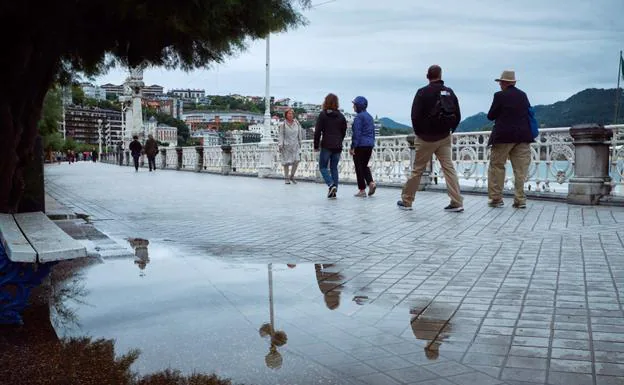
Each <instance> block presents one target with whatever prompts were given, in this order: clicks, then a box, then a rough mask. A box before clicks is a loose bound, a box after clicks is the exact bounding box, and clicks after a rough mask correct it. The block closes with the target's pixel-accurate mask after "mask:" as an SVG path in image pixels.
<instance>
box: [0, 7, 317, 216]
mask: <svg viewBox="0 0 624 385" xmlns="http://www.w3.org/2000/svg"><path fill="white" fill-rule="evenodd" d="M309 5H310V2H309V0H254V1H240V0H195V1H185V2H180V1H169V2H163V1H154V0H152V1H150V0H90V1H78V2H76V1H73V0H57V1H43V0H23V1H3V2H2V3H0V31H1V33H0V36H1V39H2V43H3V44H2V49H3V54H2V57H0V76H2V77H3V78H2V80H1V81H0V212H14V211H16V210H17V208H18V206H19V201H20V199H21V197H22V195H23V191H24V186H25V184H26V183H28V181H24V177H23V175H24V169H25V168H26V167H27V164H28V162H30V159H32V154H33V150H34V146H35V139H36V136H37V134H38V132H37V123H38V121H39V119H40V117H41V111H42V105H43V100H44V97H45V95H46V93H47V91H48V89H50V88H51V87H52V84H54V82H55V81H59V82H60V83H61V84H68V83H69V81H70V79H71V74H74V73H82V74H84V75H86V76H87V77H89V76H93V75H96V74H99V73H102V72H104V71H106V70H107V69H108V68H110V67H111V66H112V65H115V64H121V65H124V66H128V67H137V66H164V67H167V68H181V69H184V70H191V69H194V68H201V67H206V66H209V65H210V64H211V63H213V62H222V61H224V60H225V58H227V57H229V56H231V55H233V54H235V53H237V52H239V51H240V50H242V49H244V48H245V47H246V43H247V42H248V41H249V40H250V39H259V38H264V37H266V36H267V35H268V34H269V33H271V32H277V31H285V30H288V29H290V28H294V27H297V26H300V25H303V24H305V19H304V18H303V16H302V14H301V12H300V9H302V8H305V7H307V6H309Z"/></svg>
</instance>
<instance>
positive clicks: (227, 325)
mask: <svg viewBox="0 0 624 385" xmlns="http://www.w3.org/2000/svg"><path fill="white" fill-rule="evenodd" d="M129 242H130V245H132V247H133V248H134V250H135V259H134V263H135V264H136V265H137V266H138V267H139V269H140V270H141V273H143V272H144V271H145V270H146V267H147V265H148V264H149V265H150V266H149V267H150V270H149V274H148V276H145V274H141V275H140V276H137V274H136V268H135V267H134V266H132V263H129V260H128V259H123V260H122V259H108V260H106V261H105V262H104V263H102V264H97V265H91V266H88V267H86V268H84V269H83V270H82V271H81V273H82V274H80V275H79V277H80V281H81V282H82V283H84V286H85V287H84V295H85V297H84V298H82V299H83V302H80V303H77V305H78V306H77V308H76V309H75V316H76V320H78V321H79V325H80V328H77V329H75V330H74V329H72V330H65V329H63V328H62V327H60V328H57V329H56V330H53V332H55V333H56V334H58V335H59V336H65V337H74V338H78V339H82V338H84V337H85V336H93V338H92V339H91V340H89V341H98V340H102V341H113V340H114V341H115V342H114V345H112V344H109V345H106V346H107V348H106V349H107V350H106V351H107V352H108V353H110V357H119V356H121V355H122V354H124V353H125V352H132V351H133V350H134V349H139V350H140V351H141V354H140V356H138V357H137V358H135V359H133V360H128V361H127V364H128V365H129V366H131V368H132V371H136V372H137V373H138V374H139V375H142V376H145V375H148V374H150V373H158V372H161V371H163V370H165V369H167V368H173V369H179V370H180V372H181V373H183V374H190V373H194V372H198V373H213V372H215V373H216V374H217V375H219V376H220V377H223V378H232V380H233V383H247V384H256V385H263V384H266V385H269V384H270V385H273V384H301V385H304V384H321V383H322V384H343V383H345V382H344V381H342V380H343V378H341V373H343V372H344V371H346V370H345V369H346V366H349V365H348V364H340V365H338V363H332V362H330V361H331V360H329V359H328V358H327V356H328V354H327V352H332V354H333V355H334V356H338V355H339V356H340V357H341V358H342V357H343V356H344V357H343V358H344V362H356V361H358V359H357V358H356V357H357V356H358V354H359V349H363V350H365V349H369V348H370V346H371V341H372V340H377V339H379V340H384V339H385V338H387V337H389V336H387V334H392V338H390V339H389V340H391V341H392V343H397V344H399V342H400V341H403V342H402V344H411V345H412V346H414V345H415V344H417V342H416V341H415V340H414V338H413V337H412V336H411V334H412V333H410V332H409V331H408V333H407V335H406V334H404V332H405V327H406V326H407V325H406V324H405V322H406V321H407V320H406V318H407V313H408V310H407V309H405V308H401V309H398V310H400V312H399V314H400V315H401V320H400V323H401V324H402V327H400V326H398V323H399V322H396V323H395V324H397V327H396V331H393V329H392V327H394V326H392V327H390V328H388V327H385V328H384V327H382V326H379V327H378V326H376V325H377V323H378V322H379V321H380V319H382V318H383V317H384V316H385V315H386V314H387V308H386V306H385V305H384V304H381V305H377V304H376V300H377V298H378V297H379V295H378V290H377V287H374V285H371V286H367V284H363V283H362V282H363V279H360V280H359V281H358V280H357V279H354V276H352V275H351V274H352V273H350V272H349V271H350V270H349V269H348V268H346V267H345V266H344V265H341V264H339V263H334V264H327V263H319V264H310V263H300V264H287V265H284V264H271V263H269V264H239V263H230V262H228V261H224V260H223V259H212V258H208V257H205V256H202V255H194V256H193V255H190V256H189V255H183V254H182V256H183V257H181V256H180V255H181V254H180V253H178V252H177V251H176V250H174V249H173V248H170V247H169V246H164V245H163V244H162V243H156V244H154V243H150V242H148V241H147V240H144V239H132V240H129ZM148 247H149V253H148ZM148 255H149V256H148ZM150 260H151V262H154V263H151V262H150ZM363 285H364V286H363ZM267 286H268V305H269V306H268V314H267ZM362 287H372V288H374V289H375V290H369V291H366V292H363V291H362V289H361V288H362ZM344 296H347V297H346V298H349V299H351V298H352V299H353V300H352V301H346V302H343V303H342V304H341V299H343V300H344ZM341 297H343V298H341ZM454 311H455V309H447V308H444V307H443V306H442V305H439V304H435V303H429V301H426V302H425V305H424V306H413V307H412V309H410V310H409V313H410V320H411V329H412V332H413V334H414V336H415V337H416V338H417V339H418V340H423V341H426V345H427V346H426V348H425V352H424V354H425V355H426V356H427V357H428V358H429V359H436V358H438V356H439V355H440V346H441V344H442V343H443V342H444V341H445V339H446V336H447V335H448V334H446V332H447V331H449V330H450V326H451V325H450V324H449V322H447V321H446V320H449V319H450V318H451V316H452V315H453V312H454ZM43 318H47V319H48V322H49V315H47V316H44V317H43ZM390 324H391V325H393V324H392V323H390ZM38 328H41V329H42V330H45V328H42V327H41V326H38ZM443 331H444V332H443ZM259 336H260V338H259ZM382 336H383V337H382ZM54 337H55V338H56V335H55V336H54ZM57 340H58V338H57ZM61 340H63V339H62V338H61ZM21 343H22V344H26V345H29V344H32V341H31V342H26V341H22V342H21ZM89 343H91V342H89ZM111 343H112V342H111ZM418 345H419V346H420V345H421V344H420V343H419V344H418ZM72 346H74V345H72ZM90 346H91V345H89V344H86V345H82V347H81V349H90ZM103 346H104V345H103ZM113 346H114V349H113ZM380 347H384V346H381V345H380ZM33 349H35V350H41V349H39V348H36V347H34V348H33ZM72 349H77V348H75V346H74V347H72ZM102 349H103V348H102ZM336 349H339V350H340V351H339V352H337V351H336ZM418 349H419V350H420V349H421V348H420V347H418ZM114 350H117V351H116V352H115V351H114ZM111 352H112V353H111ZM421 352H422V351H421ZM108 353H107V354H108ZM0 354H2V350H0ZM421 354H422V353H421ZM442 355H443V353H442ZM107 357H108V356H107ZM92 358H93V357H92ZM111 359H112V358H111ZM93 360H94V364H93V365H94V366H95V365H96V363H97V359H95V358H93ZM111 365H112V361H111ZM278 369H279V370H278ZM81 370H84V369H81ZM93 370H97V368H93ZM357 370H358V369H356V366H354V367H353V369H351V371H353V376H358V375H359V374H360V373H359V372H357ZM363 374H368V373H363ZM0 378H1V377H0ZM93 383H102V384H107V382H106V381H102V382H97V381H95V382H93ZM120 384H123V382H120Z"/></svg>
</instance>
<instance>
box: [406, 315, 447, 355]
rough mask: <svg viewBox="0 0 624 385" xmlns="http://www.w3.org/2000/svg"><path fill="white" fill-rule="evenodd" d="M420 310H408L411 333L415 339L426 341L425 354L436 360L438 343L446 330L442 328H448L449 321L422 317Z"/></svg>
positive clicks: (438, 353) (438, 352) (440, 343)
mask: <svg viewBox="0 0 624 385" xmlns="http://www.w3.org/2000/svg"><path fill="white" fill-rule="evenodd" d="M420 312H421V310H414V309H412V310H410V313H411V314H412V315H413V316H412V318H411V321H410V324H411V326H412V333H414V336H415V337H416V338H417V339H419V340H423V341H428V343H427V345H425V356H427V358H428V359H430V360H436V359H438V357H439V355H440V345H442V342H443V341H444V339H445V338H446V335H445V333H446V331H443V329H444V328H445V327H446V328H449V326H450V323H448V321H444V320H436V319H429V318H426V317H422V316H420Z"/></svg>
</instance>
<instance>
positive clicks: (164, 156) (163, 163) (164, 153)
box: [159, 148, 167, 170]
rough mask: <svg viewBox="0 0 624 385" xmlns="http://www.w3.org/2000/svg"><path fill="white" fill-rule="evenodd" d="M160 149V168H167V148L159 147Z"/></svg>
mask: <svg viewBox="0 0 624 385" xmlns="http://www.w3.org/2000/svg"><path fill="white" fill-rule="evenodd" d="M159 151H160V168H161V169H162V170H164V169H166V168H167V150H166V149H164V148H163V149H161V150H159Z"/></svg>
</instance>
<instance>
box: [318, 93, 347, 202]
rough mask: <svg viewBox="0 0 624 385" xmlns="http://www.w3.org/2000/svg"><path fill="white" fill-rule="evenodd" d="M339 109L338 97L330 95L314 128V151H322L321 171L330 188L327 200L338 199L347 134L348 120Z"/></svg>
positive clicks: (320, 157)
mask: <svg viewBox="0 0 624 385" xmlns="http://www.w3.org/2000/svg"><path fill="white" fill-rule="evenodd" d="M338 107H339V105H338V97H337V96H336V95H334V94H328V95H327V96H326V97H325V101H324V102H323V110H322V111H321V113H320V114H319V117H318V119H317V120H316V127H315V128H314V151H315V152H318V151H320V154H319V170H320V171H321V175H322V176H323V180H325V183H326V184H327V186H328V187H329V190H328V192H327V198H330V199H334V198H336V193H337V192H338V162H339V161H340V153H341V152H342V141H343V140H344V137H345V135H346V134H347V120H346V119H345V117H344V115H343V114H342V113H341V112H340V111H338Z"/></svg>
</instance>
